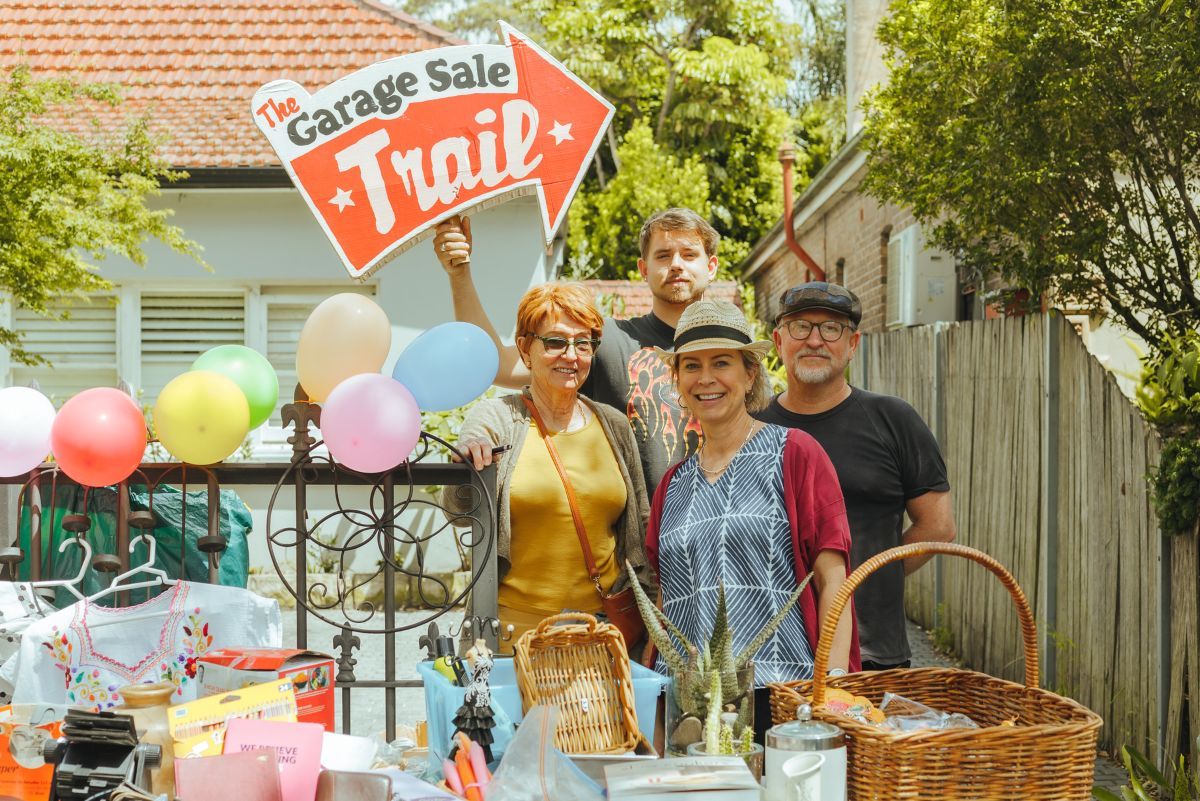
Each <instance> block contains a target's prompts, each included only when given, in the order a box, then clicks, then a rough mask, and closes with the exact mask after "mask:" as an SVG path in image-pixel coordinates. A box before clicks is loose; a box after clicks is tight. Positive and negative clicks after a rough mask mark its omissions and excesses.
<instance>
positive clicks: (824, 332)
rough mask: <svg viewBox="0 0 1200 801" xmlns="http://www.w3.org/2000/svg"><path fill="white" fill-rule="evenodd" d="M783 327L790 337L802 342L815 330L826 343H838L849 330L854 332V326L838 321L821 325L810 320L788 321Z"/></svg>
mask: <svg viewBox="0 0 1200 801" xmlns="http://www.w3.org/2000/svg"><path fill="white" fill-rule="evenodd" d="M782 325H783V327H784V328H786V329H787V332H788V336H790V337H791V338H792V339H796V340H799V341H801V342H803V341H804V340H806V339H808V337H809V334H811V333H812V331H813V329H814V328H815V329H817V331H818V332H819V333H820V334H821V339H823V340H825V341H826V342H837V341H838V340H839V339H841V338H842V334H843V333H844V332H845V331H846V329H847V328H848V329H850V330H851V331H853V330H854V326H853V325H851V324H850V323H842V322H838V321H837V320H825V321H824V322H820V323H813V322H809V321H808V320H788V321H787V322H784V323H782Z"/></svg>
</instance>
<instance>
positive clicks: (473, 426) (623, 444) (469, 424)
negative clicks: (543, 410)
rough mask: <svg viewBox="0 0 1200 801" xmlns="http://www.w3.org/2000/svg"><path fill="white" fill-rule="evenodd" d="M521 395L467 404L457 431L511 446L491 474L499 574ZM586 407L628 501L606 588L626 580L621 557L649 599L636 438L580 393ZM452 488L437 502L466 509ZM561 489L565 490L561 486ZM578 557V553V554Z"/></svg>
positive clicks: (506, 543)
mask: <svg viewBox="0 0 1200 801" xmlns="http://www.w3.org/2000/svg"><path fill="white" fill-rule="evenodd" d="M522 395H524V396H526V397H528V396H529V388H528V387H526V388H525V389H524V391H523V392H522V393H519V394H518V393H514V394H511V395H505V396H503V397H499V398H488V399H486V400H483V401H480V402H479V403H477V404H475V406H473V407H471V410H470V411H469V412H467V417H466V419H465V420H464V421H463V426H462V430H461V431H460V432H459V435H458V439H459V441H460V442H466V441H467V440H472V439H483V440H487V441H489V442H492V443H494V444H495V445H509V444H511V445H512V446H513V447H512V450H511V451H508V452H506V453H505V454H504V455H503V457H502V458H501V459H500V461H499V464H498V465H497V474H496V505H497V514H496V539H497V546H496V550H497V554H498V556H499V578H500V579H503V578H504V574H505V573H507V572H508V570H509V568H510V567H511V566H512V562H511V561H510V557H509V554H510V553H511V545H512V521H511V519H510V517H509V498H508V491H509V487H510V486H511V484H512V476H513V469H514V467H515V466H516V464H517V459H518V458H520V456H521V447H522V446H523V445H524V444H525V436H526V434H528V433H529V421H530V415H529V410H528V409H527V408H526V407H525V404H524V403H523V402H522V400H521V397H522ZM579 398H580V400H582V401H583V402H584V403H585V404H587V407H588V408H589V409H590V410H591V411H592V413H593V414H594V415H596V419H598V420H599V421H600V427H601V428H603V429H604V435H605V436H606V437H607V438H608V441H609V444H611V445H612V448H613V453H614V454H615V455H616V459H617V466H618V467H619V468H620V470H621V477H622V478H623V479H625V491H626V496H627V500H626V502H625V511H624V512H622V513H621V516H620V518H618V520H617V524H616V533H617V543H616V545H617V563H618V564H619V565H620V566H621V574H620V576H619V577H618V579H617V583H616V584H614V585H613V586H612V587H606V588H605V589H606V590H608V591H610V592H618V591H620V590H621V589H623V588H624V587H625V586H626V585H627V584H628V577H627V575H626V573H625V567H624V566H625V561H626V560H628V561H629V563H630V564H631V565H633V569H634V572H635V573H636V574H637V577H638V582H639V583H640V584H641V585H642V586H643V587H645V588H646V591H647V592H648V593H649V594H650V597H651V598H657V597H658V589H657V584H656V583H655V581H654V577H653V571H651V569H650V564H649V562H648V560H647V558H646V520H647V518H648V517H649V515H650V503H649V500H648V498H647V495H646V481H645V479H644V478H643V477H642V460H641V458H640V457H639V456H638V447H637V441H636V440H634V438H633V429H631V428H630V427H629V420H628V419H627V418H626V417H625V415H623V414H621V413H620V412H618V411H617V410H616V409H614V408H612V407H611V406H608V405H606V404H603V403H596V402H594V401H592V400H590V399H589V398H586V397H584V396H583V395H580V396H579ZM455 489H456V488H454V487H447V488H446V489H445V490H443V492H442V505H443V506H445V508H446V509H447V510H449V511H450V512H459V513H465V512H467V511H468V509H469V507H470V501H469V498H466V497H464V496H463V494H462V493H459V492H456V491H455ZM564 492H565V490H564ZM561 534H562V536H564V537H571V538H572V539H574V538H575V537H577V536H578V535H577V534H576V533H575V530H574V529H573V528H571V529H568V530H566V531H563V532H561ZM579 559H580V562H582V561H583V553H582V552H580V555H579Z"/></svg>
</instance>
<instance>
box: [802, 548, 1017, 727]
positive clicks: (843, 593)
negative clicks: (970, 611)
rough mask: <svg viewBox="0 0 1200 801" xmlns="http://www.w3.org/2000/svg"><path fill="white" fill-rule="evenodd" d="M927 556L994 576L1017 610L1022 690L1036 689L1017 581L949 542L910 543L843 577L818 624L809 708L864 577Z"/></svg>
mask: <svg viewBox="0 0 1200 801" xmlns="http://www.w3.org/2000/svg"><path fill="white" fill-rule="evenodd" d="M927 554H946V555H947V556H961V557H964V558H966V559H970V560H972V561H974V562H978V563H979V564H981V565H983V566H984V567H986V568H987V569H988V570H990V571H992V572H993V573H995V574H996V578H998V579H1000V583H1001V584H1003V585H1004V589H1006V590H1008V594H1009V595H1011V596H1012V599H1013V603H1014V604H1016V607H1017V617H1018V618H1019V619H1020V622H1021V639H1022V640H1023V641H1024V643H1025V686H1026V687H1029V688H1031V689H1036V688H1037V686H1038V646H1037V626H1036V625H1035V624H1034V622H1033V612H1031V611H1030V610H1029V602H1028V601H1026V600H1025V593H1024V592H1022V591H1021V587H1020V585H1018V584H1017V580H1016V579H1015V578H1013V577H1012V574H1011V573H1009V572H1008V571H1007V570H1005V568H1004V566H1003V565H1002V564H1000V563H999V562H997V561H996V560H995V559H993V558H992V557H990V556H988V555H987V554H986V553H984V552H983V551H979V550H976V549H975V548H969V547H967V546H966V545H959V544H957V543H953V542H914V543H912V544H911V545H901V546H899V547H897V548H889V549H888V550H886V551H883V552H882V553H878V554H876V555H875V556H872V557H871V558H870V559H868V560H867V561H865V562H863V563H862V564H861V565H859V566H858V569H857V570H855V571H854V572H853V573H851V574H850V575H849V576H847V577H846V581H845V582H844V583H843V584H842V586H841V587H839V588H838V591H837V592H836V593H834V596H833V603H832V604H831V605H830V607H829V611H828V612H827V613H826V615H825V619H824V620H823V621H821V639H820V642H818V643H817V653H816V656H815V657H814V659H813V687H812V689H813V706H817V705H818V704H821V703H823V702H824V701H825V678H826V676H825V673H826V671H827V670H828V669H829V652H830V651H831V650H833V634H834V630H835V629H836V628H837V623H838V621H839V620H840V619H841V617H842V611H843V610H844V609H845V608H846V604H847V603H849V602H850V597H851V595H853V594H854V591H855V590H857V589H858V587H859V585H860V584H862V583H863V582H864V581H865V580H866V578H867V576H869V575H871V574H872V573H874V572H875V571H876V570H878V569H879V568H881V567H883V566H884V565H887V564H891V563H892V562H898V561H900V560H901V559H907V558H908V557H910V556H925V555H927Z"/></svg>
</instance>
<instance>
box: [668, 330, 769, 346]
mask: <svg viewBox="0 0 1200 801" xmlns="http://www.w3.org/2000/svg"><path fill="white" fill-rule="evenodd" d="M698 339H732V340H733V341H735V342H740V343H742V344H743V345H749V344H750V342H751V339H750V337H749V336H747V335H746V334H744V333H743V332H741V331H739V330H738V329H736V328H733V327H732V326H728V325H698V326H696V327H695V328H689V329H688V330H687V331H684V332H683V333H682V334H680V335H678V336H677V337H675V350H679V349H680V348H682V347H683V346H684V345H686V344H688V343H689V342H695V341H696V340H698Z"/></svg>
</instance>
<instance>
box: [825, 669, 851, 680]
mask: <svg viewBox="0 0 1200 801" xmlns="http://www.w3.org/2000/svg"><path fill="white" fill-rule="evenodd" d="M825 675H826V676H828V677H829V678H831V679H833V678H837V677H838V676H845V675H846V671H845V670H843V669H842V668H831V669H830V671H829V672H828V673H826V674H825Z"/></svg>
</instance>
